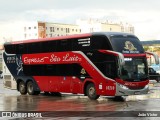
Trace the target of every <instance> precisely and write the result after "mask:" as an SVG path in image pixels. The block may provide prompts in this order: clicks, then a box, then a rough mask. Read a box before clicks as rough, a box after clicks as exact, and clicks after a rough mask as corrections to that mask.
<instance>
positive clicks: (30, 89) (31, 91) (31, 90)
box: [27, 81, 35, 95]
mask: <svg viewBox="0 0 160 120" xmlns="http://www.w3.org/2000/svg"><path fill="white" fill-rule="evenodd" d="M27 92H28V94H29V95H34V94H35V91H34V87H33V82H32V81H29V82H28V83H27Z"/></svg>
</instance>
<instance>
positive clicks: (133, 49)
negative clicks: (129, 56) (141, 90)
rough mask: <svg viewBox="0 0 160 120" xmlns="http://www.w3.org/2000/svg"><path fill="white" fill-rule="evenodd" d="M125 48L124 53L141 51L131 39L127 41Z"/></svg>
mask: <svg viewBox="0 0 160 120" xmlns="http://www.w3.org/2000/svg"><path fill="white" fill-rule="evenodd" d="M124 49H125V50H123V51H122V53H139V51H137V48H136V47H134V45H133V43H132V42H130V41H126V42H125V46H124Z"/></svg>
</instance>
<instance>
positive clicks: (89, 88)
mask: <svg viewBox="0 0 160 120" xmlns="http://www.w3.org/2000/svg"><path fill="white" fill-rule="evenodd" d="M86 93H87V96H88V97H89V99H91V100H96V99H98V98H99V95H97V94H96V89H95V86H94V84H93V83H90V84H88V85H87V89H86Z"/></svg>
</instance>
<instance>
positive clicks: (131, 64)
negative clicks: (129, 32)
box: [120, 58, 148, 82]
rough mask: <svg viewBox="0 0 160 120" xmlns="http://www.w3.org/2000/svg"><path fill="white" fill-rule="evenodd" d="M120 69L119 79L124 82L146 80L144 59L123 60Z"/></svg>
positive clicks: (146, 71) (146, 72)
mask: <svg viewBox="0 0 160 120" xmlns="http://www.w3.org/2000/svg"><path fill="white" fill-rule="evenodd" d="M124 60H125V65H124V66H122V68H121V76H120V77H121V78H122V79H123V80H125V81H135V82H136V81H143V80H146V79H147V75H148V70H147V65H146V61H145V58H125V59H124Z"/></svg>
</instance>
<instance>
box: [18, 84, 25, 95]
mask: <svg viewBox="0 0 160 120" xmlns="http://www.w3.org/2000/svg"><path fill="white" fill-rule="evenodd" d="M18 88H19V92H20V93H21V95H25V94H27V89H26V85H25V83H24V82H23V81H21V82H20V83H19V86H18Z"/></svg>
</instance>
